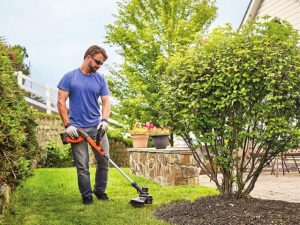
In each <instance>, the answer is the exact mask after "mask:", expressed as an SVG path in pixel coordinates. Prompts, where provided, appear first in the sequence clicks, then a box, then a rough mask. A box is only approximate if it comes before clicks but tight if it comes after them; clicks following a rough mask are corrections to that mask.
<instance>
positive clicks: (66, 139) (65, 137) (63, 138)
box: [60, 133, 84, 144]
mask: <svg viewBox="0 0 300 225" xmlns="http://www.w3.org/2000/svg"><path fill="white" fill-rule="evenodd" d="M60 138H61V141H62V143H63V144H70V143H71V144H77V143H80V142H82V141H84V139H83V137H82V136H79V137H78V138H76V139H72V138H70V137H69V135H68V134H67V133H61V134H60Z"/></svg>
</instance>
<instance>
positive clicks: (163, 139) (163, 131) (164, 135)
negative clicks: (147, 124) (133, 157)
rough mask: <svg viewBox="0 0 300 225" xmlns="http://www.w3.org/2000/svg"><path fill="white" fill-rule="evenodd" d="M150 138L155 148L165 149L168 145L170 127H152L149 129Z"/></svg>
mask: <svg viewBox="0 0 300 225" xmlns="http://www.w3.org/2000/svg"><path fill="white" fill-rule="evenodd" d="M150 133H151V138H152V141H153V144H154V146H155V148H156V149H166V148H167V146H168V145H169V135H170V129H168V128H161V127H153V128H151V129H150Z"/></svg>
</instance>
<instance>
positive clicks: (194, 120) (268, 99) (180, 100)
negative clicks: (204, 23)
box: [160, 18, 300, 198]
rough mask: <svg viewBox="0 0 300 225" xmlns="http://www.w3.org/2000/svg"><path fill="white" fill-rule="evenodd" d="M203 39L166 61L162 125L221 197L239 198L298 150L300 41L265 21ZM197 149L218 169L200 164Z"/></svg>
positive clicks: (287, 29) (273, 22) (286, 29)
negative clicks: (180, 140) (282, 155)
mask: <svg viewBox="0 0 300 225" xmlns="http://www.w3.org/2000/svg"><path fill="white" fill-rule="evenodd" d="M207 40H208V41H204V42H203V44H202V43H201V42H199V45H197V46H194V47H193V48H190V49H189V50H188V51H184V52H178V53H176V54H174V56H173V58H171V60H170V64H169V65H168V68H167V73H166V75H165V76H164V77H163V81H164V84H163V86H162V89H161V93H160V96H161V99H160V100H161V101H160V102H161V108H162V109H164V110H162V113H165V115H164V116H163V117H162V120H164V121H163V122H165V123H166V124H167V125H169V126H171V127H172V131H173V132H174V133H178V134H180V135H181V136H183V138H184V140H185V141H186V143H187V144H188V145H189V147H190V149H191V150H192V152H193V155H194V156H195V158H196V160H197V162H198V163H199V166H200V167H201V168H202V169H203V170H204V171H207V172H208V175H209V176H210V178H211V179H212V180H213V181H214V182H215V183H216V185H217V187H218V189H219V191H220V192H221V193H222V194H225V195H231V194H235V196H236V197H237V198H240V197H243V196H247V195H248V194H249V193H250V192H251V191H252V190H253V188H254V184H255V182H256V180H257V178H258V176H259V174H260V172H261V171H262V169H263V168H264V167H265V166H266V165H268V163H269V162H270V161H271V160H272V159H273V158H274V157H276V155H278V154H279V153H280V152H283V151H287V150H288V149H293V148H298V146H299V139H300V118H299V109H300V76H299V73H300V67H299V65H300V48H299V35H298V32H297V30H295V29H293V28H292V27H291V25H290V24H288V23H287V22H285V21H279V20H278V19H273V20H271V21H270V20H269V18H265V19H263V20H261V21H257V22H254V21H252V22H250V23H249V24H247V25H246V26H244V27H243V28H242V29H240V30H239V31H233V30H232V28H231V27H230V26H226V27H223V28H217V29H215V30H214V31H212V33H211V34H210V35H209V37H208V39H207ZM170 115H171V116H170ZM191 133H192V134H193V135H194V137H193V138H192V136H191ZM198 147H200V148H202V149H203V151H204V153H205V154H206V156H207V159H208V162H209V163H210V165H212V168H218V170H215V169H209V168H208V167H207V166H206V165H205V162H204V161H203V159H201V158H200V156H199V154H197V152H196V150H197V149H198ZM218 172H221V173H222V175H223V178H222V181H221V182H219V179H217V178H218V176H217V175H218ZM245 174H246V175H245ZM233 185H236V186H237V187H236V190H233V187H234V186H233Z"/></svg>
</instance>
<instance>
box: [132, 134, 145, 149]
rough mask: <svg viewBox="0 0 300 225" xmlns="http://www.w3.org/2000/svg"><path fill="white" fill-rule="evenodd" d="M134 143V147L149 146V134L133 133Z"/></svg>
mask: <svg viewBox="0 0 300 225" xmlns="http://www.w3.org/2000/svg"><path fill="white" fill-rule="evenodd" d="M131 139H132V145H133V147H134V148H147V147H148V139H149V134H132V135H131Z"/></svg>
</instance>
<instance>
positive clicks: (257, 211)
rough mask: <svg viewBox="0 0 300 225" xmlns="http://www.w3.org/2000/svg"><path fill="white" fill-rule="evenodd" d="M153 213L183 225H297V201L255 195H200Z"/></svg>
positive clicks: (299, 218)
mask: <svg viewBox="0 0 300 225" xmlns="http://www.w3.org/2000/svg"><path fill="white" fill-rule="evenodd" d="M155 216H156V217H158V218H159V219H163V220H166V221H169V222H171V223H173V224H184V225H192V224H197V225H200V224H201V225H205V224H207V225H208V224H209V225H213V224H216V225H221V224H226V225H229V224H231V225H233V224H234V225H235V224H238V225H242V224H247V225H248V224H255V225H270V224H276V225H279V224H283V225H287V224H289V225H296V224H300V203H290V202H284V201H274V200H263V199H257V198H249V199H240V200H236V199H229V198H225V197H222V196H211V197H204V198H200V199H198V200H196V201H195V202H186V201H185V202H178V203H174V204H171V205H166V206H163V207H161V208H159V209H158V210H157V212H156V213H155Z"/></svg>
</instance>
